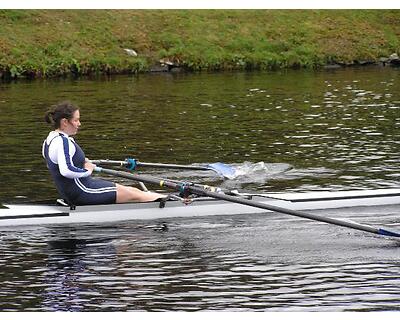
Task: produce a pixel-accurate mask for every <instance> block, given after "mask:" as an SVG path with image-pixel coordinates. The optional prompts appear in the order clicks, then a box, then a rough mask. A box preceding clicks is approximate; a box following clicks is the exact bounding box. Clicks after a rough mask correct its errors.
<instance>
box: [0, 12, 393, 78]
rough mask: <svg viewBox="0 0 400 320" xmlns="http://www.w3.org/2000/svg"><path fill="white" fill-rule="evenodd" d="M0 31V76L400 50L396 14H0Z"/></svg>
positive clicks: (223, 66) (313, 63) (320, 58)
mask: <svg viewBox="0 0 400 320" xmlns="http://www.w3.org/2000/svg"><path fill="white" fill-rule="evenodd" d="M0 25H1V28H0V76H1V77H3V78H4V77H52V76H62V75H69V74H71V73H72V74H77V75H80V74H91V73H135V72H144V71H148V70H150V68H151V66H153V65H154V64H156V63H157V62H158V61H159V60H160V59H167V60H169V61H172V62H174V63H176V64H178V65H181V66H182V67H183V68H185V69H189V70H229V69H272V68H291V67H307V68H315V67H320V66H323V65H326V64H331V63H340V64H352V63H354V62H357V61H371V62H373V61H378V60H379V58H380V57H387V56H389V55H390V54H392V53H394V52H397V53H400V10H0ZM125 48H128V49H134V50H135V51H136V52H137V53H138V56H136V57H134V56H129V55H128V54H127V53H126V52H125V51H124V50H123V49H125Z"/></svg>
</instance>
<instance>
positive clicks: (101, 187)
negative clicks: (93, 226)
mask: <svg viewBox="0 0 400 320" xmlns="http://www.w3.org/2000/svg"><path fill="white" fill-rule="evenodd" d="M45 120H46V122H47V123H50V124H52V125H53V128H54V131H51V132H50V133H49V135H48V136H47V138H46V140H44V142H43V147H42V154H43V157H44V158H45V159H46V163H47V167H48V169H49V171H50V173H51V176H52V178H53V180H54V182H55V185H56V187H57V190H58V192H59V194H60V195H61V196H62V197H63V198H64V199H65V200H66V201H67V202H68V203H69V204H71V205H72V204H73V205H93V204H112V203H124V202H133V201H137V202H149V201H156V200H159V199H161V198H164V196H163V195H161V194H158V193H153V192H144V191H141V190H139V189H137V188H133V187H127V186H123V185H120V184H118V183H114V182H111V181H106V180H102V179H94V178H92V177H91V174H92V172H93V169H94V168H95V167H96V166H95V165H94V164H93V163H91V162H90V161H88V159H87V158H86V157H85V154H84V152H83V150H82V149H81V148H80V147H79V145H78V144H77V143H76V142H75V141H74V139H73V138H72V136H73V135H75V134H76V133H77V132H78V129H79V127H80V125H81V122H80V112H79V108H78V107H77V106H75V105H73V104H72V103H71V102H69V101H65V102H61V103H59V104H58V105H56V106H55V108H54V109H53V110H51V111H48V112H47V113H46V116H45Z"/></svg>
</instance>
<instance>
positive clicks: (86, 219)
mask: <svg viewBox="0 0 400 320" xmlns="http://www.w3.org/2000/svg"><path fill="white" fill-rule="evenodd" d="M252 200H254V201H258V202H263V203H267V204H269V205H273V206H277V207H283V208H287V209H292V210H300V211H301V210H320V209H333V208H346V207H367V206H383V205H400V189H379V190H361V191H337V192H329V191H323V192H307V193H285V194H279V193H275V194H272V193H271V194H263V195H257V196H253V197H252ZM6 207H7V208H5V209H0V226H12V225H39V224H40V225H44V224H73V223H107V222H118V221H125V220H150V219H165V218H173V217H197V216H210V215H236V214H251V213H259V212H266V210H264V209H258V208H254V207H251V206H246V205H242V204H235V203H231V202H226V201H222V200H215V199H209V198H207V199H205V198H200V199H196V200H195V201H193V203H191V204H189V205H186V204H184V203H182V202H181V201H168V202H167V203H166V205H165V207H164V208H160V206H159V203H157V202H152V203H129V204H116V205H97V206H78V207H76V208H75V209H74V210H72V209H71V208H69V207H63V206H56V205H54V206H53V205H22V204H19V205H18V204H17V205H6Z"/></svg>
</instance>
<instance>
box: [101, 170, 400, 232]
mask: <svg viewBox="0 0 400 320" xmlns="http://www.w3.org/2000/svg"><path fill="white" fill-rule="evenodd" d="M95 171H98V172H103V173H106V174H109V175H113V176H117V177H122V178H127V179H130V180H135V181H140V182H144V183H150V184H154V185H159V186H161V187H167V188H171V189H174V190H177V191H180V192H181V193H183V194H185V193H193V194H197V195H201V196H208V197H211V198H215V199H220V200H225V201H229V202H234V203H238V204H243V205H247V206H251V207H255V208H260V209H265V210H270V211H275V212H280V213H284V214H288V215H292V216H296V217H301V218H306V219H311V220H315V221H320V222H325V223H329V224H334V225H337V226H342V227H346V228H351V229H356V230H361V231H365V232H370V233H375V234H379V235H384V236H391V237H400V233H399V232H397V231H390V230H387V229H383V228H374V227H371V226H368V225H362V224H359V223H356V222H350V221H343V220H338V219H333V218H328V217H322V216H319V215H315V214H311V213H306V212H302V211H297V210H291V209H286V208H282V207H277V206H273V205H269V204H265V203H262V202H257V201H253V200H248V199H243V198H239V197H235V196H230V195H227V194H224V193H219V192H215V191H214V188H213V187H209V186H203V187H202V188H201V187H199V186H198V185H193V184H190V183H183V182H180V183H178V182H176V181H171V180H163V179H161V178H156V177H149V176H143V175H136V174H131V173H128V172H121V171H117V170H111V169H104V168H101V167H96V168H95Z"/></svg>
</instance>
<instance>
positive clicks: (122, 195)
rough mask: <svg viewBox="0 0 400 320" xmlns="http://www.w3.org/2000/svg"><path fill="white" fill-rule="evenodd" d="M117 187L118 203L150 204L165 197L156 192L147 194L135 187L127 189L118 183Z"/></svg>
mask: <svg viewBox="0 0 400 320" xmlns="http://www.w3.org/2000/svg"><path fill="white" fill-rule="evenodd" d="M115 185H116V187H117V200H116V203H124V202H150V201H155V200H157V199H160V198H164V197H165V195H162V194H159V193H155V192H145V191H142V190H139V189H137V188H134V187H127V186H123V185H121V184H118V183H116V184H115Z"/></svg>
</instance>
